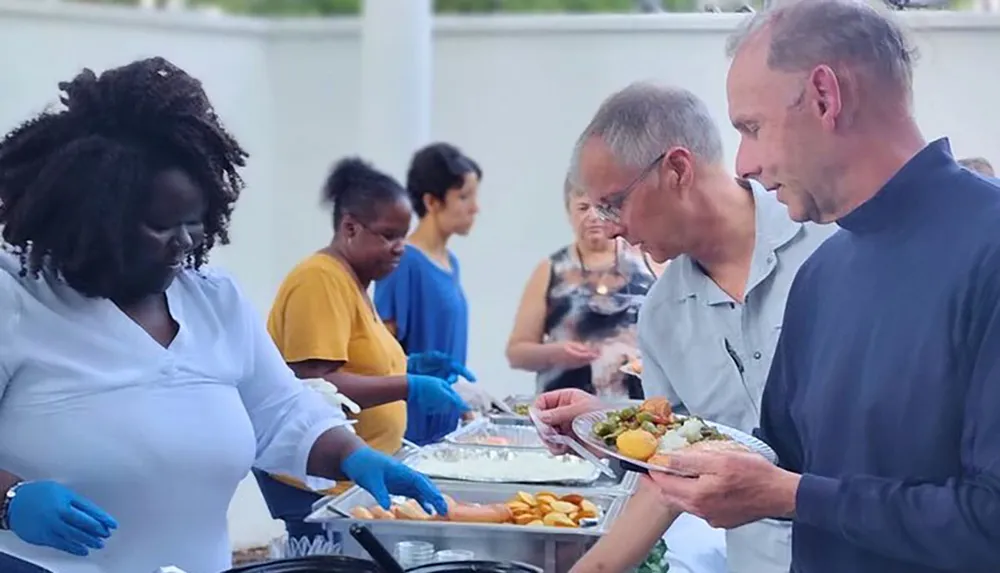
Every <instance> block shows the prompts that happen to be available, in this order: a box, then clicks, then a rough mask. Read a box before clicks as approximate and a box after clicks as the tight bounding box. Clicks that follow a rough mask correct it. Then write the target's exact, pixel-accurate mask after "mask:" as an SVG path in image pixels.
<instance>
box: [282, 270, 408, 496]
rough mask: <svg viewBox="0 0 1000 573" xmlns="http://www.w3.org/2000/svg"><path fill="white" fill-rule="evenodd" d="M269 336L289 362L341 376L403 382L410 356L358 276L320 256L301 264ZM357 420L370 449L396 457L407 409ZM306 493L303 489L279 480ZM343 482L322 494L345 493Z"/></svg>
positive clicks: (379, 409) (370, 412) (364, 414)
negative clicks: (323, 365)
mask: <svg viewBox="0 0 1000 573" xmlns="http://www.w3.org/2000/svg"><path fill="white" fill-rule="evenodd" d="M267 331H268V332H269V333H270V334H271V338H272V339H274V343H275V344H276V345H277V347H278V350H279V351H281V355H282V356H283V357H284V358H285V362H288V363H294V362H302V361H304V360H329V361H337V362H343V363H344V365H343V366H341V367H340V369H339V370H338V372H346V373H350V374H358V375H362V376H403V375H405V374H406V353H405V352H403V348H402V347H401V346H400V345H399V342H398V341H397V340H396V339H395V338H394V337H393V335H392V333H391V332H389V329H388V328H386V325H385V324H384V323H383V322H382V319H380V318H379V317H378V314H377V313H375V312H374V310H373V309H372V305H371V303H370V301H369V299H368V295H367V294H366V293H364V292H362V290H361V288H360V286H358V283H357V281H356V280H355V279H354V274H353V273H352V272H351V270H350V269H348V268H347V267H346V266H345V265H344V263H342V262H341V261H339V260H338V259H335V258H333V257H331V256H329V255H325V254H321V253H317V254H314V255H312V256H310V257H309V258H307V259H305V260H304V261H302V262H301V263H299V264H298V266H296V267H295V268H294V269H292V271H291V272H290V273H289V274H288V276H287V277H285V280H284V282H283V283H282V284H281V287H280V288H279V289H278V295H277V297H275V301H274V306H272V307H271V313H270V315H269V316H268V320H267ZM355 419H356V420H357V424H356V425H355V426H354V429H355V431H356V432H357V434H358V436H359V437H360V438H361V439H363V440H364V441H365V442H366V443H367V444H368V445H369V446H371V447H373V448H375V449H376V450H379V451H381V452H384V453H386V454H389V455H392V454H394V453H395V452H396V451H397V450H399V448H400V447H401V446H402V443H403V434H404V433H405V432H406V403H405V402H391V403H389V404H383V405H381V406H376V407H373V408H365V409H364V410H362V411H361V413H360V414H358V415H357V416H356V417H355ZM274 477H275V479H278V480H280V481H282V482H285V483H288V484H291V485H294V486H296V487H300V488H303V489H307V488H306V486H305V485H303V484H302V483H300V482H298V481H296V480H294V479H292V478H289V477H286V476H274ZM350 485H351V484H350V483H346V482H341V483H338V484H337V487H335V488H333V489H332V490H328V491H326V492H322V493H327V494H329V493H340V492H342V491H344V490H346V489H347V488H348V487H350Z"/></svg>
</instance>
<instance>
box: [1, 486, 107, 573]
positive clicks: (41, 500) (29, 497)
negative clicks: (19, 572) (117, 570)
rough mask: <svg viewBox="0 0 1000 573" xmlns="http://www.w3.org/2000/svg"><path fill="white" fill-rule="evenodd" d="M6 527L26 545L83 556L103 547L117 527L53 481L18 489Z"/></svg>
mask: <svg viewBox="0 0 1000 573" xmlns="http://www.w3.org/2000/svg"><path fill="white" fill-rule="evenodd" d="M7 523H8V525H10V530H11V531H13V532H14V533H15V534H16V535H17V536H18V537H20V538H21V539H22V540H23V541H25V542H26V543H30V544H32V545H43V546H46V547H53V548H55V549H59V550H60V551H65V552H66V553H72V554H73V555H80V556H83V555H87V554H88V553H89V552H90V550H91V549H101V548H102V547H104V540H105V539H107V538H108V537H111V531H112V530H114V529H116V528H117V527H118V522H116V521H115V520H114V519H113V518H112V517H111V516H110V515H108V514H107V513H105V512H104V511H103V510H102V509H101V508H99V507H97V506H96V505H94V504H93V503H91V502H90V501H88V500H86V499H84V498H82V497H80V496H79V495H77V494H75V493H73V492H72V491H71V490H69V489H68V488H66V487H65V486H62V485H60V484H58V483H56V482H52V481H34V482H25V483H22V484H21V485H20V486H17V493H16V495H15V496H14V499H12V500H10V505H9V506H8V508H7Z"/></svg>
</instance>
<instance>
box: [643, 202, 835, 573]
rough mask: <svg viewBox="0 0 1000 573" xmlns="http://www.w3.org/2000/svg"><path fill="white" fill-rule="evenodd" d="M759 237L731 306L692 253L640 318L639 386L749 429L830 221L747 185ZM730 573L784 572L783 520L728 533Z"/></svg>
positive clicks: (787, 551)
mask: <svg viewBox="0 0 1000 573" xmlns="http://www.w3.org/2000/svg"><path fill="white" fill-rule="evenodd" d="M753 196H754V203H755V213H756V233H755V243H754V250H753V258H752V261H751V263H750V275H749V278H748V280H747V285H746V289H745V293H746V294H745V296H744V301H743V302H742V303H740V302H737V301H734V300H733V299H732V297H730V296H729V295H728V294H726V293H725V292H724V291H723V290H722V289H721V288H719V286H718V285H716V284H715V282H713V281H712V279H711V278H709V277H708V275H706V274H705V273H704V271H703V270H702V269H701V267H700V266H699V265H698V264H697V263H696V262H695V261H694V260H693V259H691V258H690V257H688V256H680V257H678V258H676V259H674V260H673V261H671V263H670V264H669V265H668V266H667V268H666V270H664V272H663V275H662V276H661V277H660V278H659V279H658V280H657V281H656V284H654V285H653V287H652V288H651V289H650V291H649V293H648V295H647V297H646V300H645V302H644V303H643V306H642V309H641V310H640V312H639V346H640V350H641V352H642V372H643V373H642V386H643V390H644V392H645V394H646V396H647V397H653V396H664V397H667V398H668V399H669V400H670V402H671V403H672V404H674V406H675V407H679V406H681V405H683V407H684V409H686V410H687V411H688V412H690V413H691V414H693V415H697V416H701V417H703V418H705V419H706V420H711V421H714V422H719V423H721V424H725V425H727V426H731V427H733V428H737V429H739V430H742V431H744V432H747V433H750V432H751V431H753V429H754V428H756V427H757V424H758V421H759V420H760V400H761V396H762V395H763V393H764V382H765V381H766V380H767V372H768V369H770V367H771V358H772V357H773V355H774V349H775V346H776V345H777V343H778V335H779V334H780V332H781V321H782V317H783V316H784V312H785V299H786V298H787V296H788V289H789V287H790V286H791V284H792V279H793V278H794V277H795V273H796V272H798V270H799V266H800V265H801V264H802V263H803V262H805V260H806V259H807V258H808V257H809V255H811V254H812V252H813V251H814V250H815V249H816V247H818V246H819V245H820V244H821V243H822V242H823V241H824V240H825V239H826V238H827V237H828V236H829V235H830V234H831V233H833V232H834V231H835V230H836V226H835V225H828V226H818V225H813V224H811V223H807V224H803V223H796V222H795V221H792V220H791V219H789V217H788V211H787V209H786V208H785V206H784V205H782V204H781V203H779V202H778V200H777V198H775V196H774V194H773V193H769V192H768V191H767V190H765V189H764V188H763V187H762V186H760V185H758V184H756V183H754V184H753ZM726 545H727V552H728V566H729V570H730V571H732V572H738V573H743V572H746V573H788V570H789V567H790V559H791V527H790V524H788V523H784V522H777V521H771V520H765V521H762V522H758V523H754V524H750V525H747V526H745V527H741V528H738V529H734V530H731V531H729V532H728V534H727V540H726Z"/></svg>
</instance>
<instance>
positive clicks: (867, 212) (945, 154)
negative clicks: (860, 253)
mask: <svg viewBox="0 0 1000 573" xmlns="http://www.w3.org/2000/svg"><path fill="white" fill-rule="evenodd" d="M955 167H956V163H955V159H954V158H953V157H952V154H951V144H950V143H949V142H948V138H946V137H942V138H941V139H938V140H935V141H932V142H931V143H929V144H927V146H925V147H924V148H923V149H921V150H920V152H919V153H917V154H916V155H914V156H913V157H912V158H911V159H910V160H909V161H907V162H906V164H905V165H903V167H902V168H901V169H900V170H899V171H897V172H896V174H895V175H893V176H892V178H891V179H889V181H887V182H886V184H885V185H883V186H882V188H881V189H879V191H878V193H876V194H875V195H874V196H873V197H872V198H871V199H869V200H868V201H865V202H864V203H862V204H861V205H860V206H858V207H857V208H856V209H854V210H853V211H851V212H850V213H848V214H847V215H845V216H843V217H841V218H840V219H839V220H838V221H837V225H839V226H840V227H841V228H843V229H846V230H847V231H850V232H852V233H857V234H864V233H872V232H875V231H879V230H881V229H886V228H889V227H895V226H898V225H900V224H905V223H906V222H907V221H912V220H913V219H912V218H913V217H914V216H917V218H919V216H920V215H919V213H921V212H922V211H921V208H920V207H921V205H922V204H923V201H922V198H924V197H926V195H924V194H921V193H920V190H921V189H924V188H928V187H929V185H928V181H929V180H930V176H931V175H932V174H933V173H934V172H939V171H940V170H942V169H948V168H955Z"/></svg>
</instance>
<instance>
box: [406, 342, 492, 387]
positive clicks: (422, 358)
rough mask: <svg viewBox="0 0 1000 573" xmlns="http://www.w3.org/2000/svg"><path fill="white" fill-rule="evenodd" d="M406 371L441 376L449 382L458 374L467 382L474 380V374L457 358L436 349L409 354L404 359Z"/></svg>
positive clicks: (456, 377)
mask: <svg viewBox="0 0 1000 573" xmlns="http://www.w3.org/2000/svg"><path fill="white" fill-rule="evenodd" d="M406 371H407V372H409V373H410V374H423V375H426V376H434V377H436V378H441V379H443V380H446V381H447V382H448V383H449V384H452V383H454V382H455V381H456V380H458V377H459V376H461V377H462V378H465V379H466V380H468V381H469V382H475V381H476V375H475V374H473V373H472V372H470V371H469V369H467V368H466V367H465V366H463V365H462V364H461V363H459V362H458V361H457V360H454V359H453V358H452V357H451V356H448V355H447V354H445V353H444V352H440V351H438V350H431V351H430V352H419V353H417V354H411V355H410V356H409V357H408V358H407V359H406Z"/></svg>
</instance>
